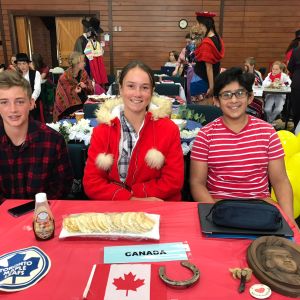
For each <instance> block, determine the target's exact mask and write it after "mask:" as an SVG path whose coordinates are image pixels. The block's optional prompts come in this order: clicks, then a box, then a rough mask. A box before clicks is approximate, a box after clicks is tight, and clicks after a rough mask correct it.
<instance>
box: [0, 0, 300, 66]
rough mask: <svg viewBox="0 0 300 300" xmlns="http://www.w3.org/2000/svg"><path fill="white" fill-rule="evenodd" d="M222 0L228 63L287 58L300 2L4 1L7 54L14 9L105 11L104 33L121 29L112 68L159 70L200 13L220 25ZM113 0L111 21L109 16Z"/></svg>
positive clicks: (299, 20) (109, 61)
mask: <svg viewBox="0 0 300 300" xmlns="http://www.w3.org/2000/svg"><path fill="white" fill-rule="evenodd" d="M222 3H223V4H224V16H223V23H222V24H220V25H222V28H223V38H224V42H225V47H226V51H225V58H224V60H223V62H222V65H223V67H230V66H233V65H242V63H243V60H244V58H245V57H247V56H254V57H256V60H257V64H258V66H259V67H260V66H266V67H267V66H269V63H270V62H272V61H274V60H277V59H282V58H283V56H284V52H285V50H286V48H287V46H288V44H289V42H290V41H291V40H292V39H293V38H294V32H295V30H297V29H300V1H299V0H285V1H282V0H272V1H270V0H203V1H200V0H185V1H182V0H172V1H171V0H164V1H161V0H152V1H149V0H127V1H125V0H64V1H62V0H43V1H40V0H27V1H22V0H1V8H2V17H3V30H4V33H5V44H6V48H7V56H8V57H10V55H11V53H12V45H13V43H12V40H11V39H12V37H13V35H12V32H11V27H10V26H11V23H10V20H9V13H10V12H11V11H17V10H18V11H23V12H24V14H26V13H27V11H28V12H29V11H30V12H31V13H32V12H36V13H38V12H39V13H40V12H43V13H45V14H46V13H47V11H52V12H53V11H57V12H60V13H64V12H66V14H69V13H70V12H71V11H73V12H74V13H81V12H82V11H89V10H91V11H98V12H99V13H100V19H101V26H102V28H103V29H104V31H105V32H108V31H109V29H110V28H109V25H110V21H111V22H112V29H114V28H116V29H117V30H118V29H119V27H120V26H121V28H122V31H112V32H111V37H112V39H111V41H110V43H109V45H108V46H106V47H105V56H104V59H105V64H106V67H107V69H108V71H109V67H110V65H111V66H113V67H114V68H119V67H122V66H124V65H125V64H126V63H127V62H128V61H129V60H131V59H142V60H144V61H145V62H146V63H148V64H149V65H150V66H151V67H153V68H155V69H156V68H159V67H160V66H161V65H162V64H164V63H165V61H166V60H167V58H168V52H169V51H170V50H177V51H180V50H181V49H182V47H184V45H185V40H184V36H185V34H186V33H187V32H188V30H189V29H190V26H191V25H193V24H194V23H195V22H196V19H195V14H194V12H195V11H198V10H208V11H214V12H216V13H217V17H216V19H215V20H216V25H217V26H216V27H217V28H218V29H219V21H220V19H219V17H220V9H221V5H222ZM110 4H111V6H112V16H113V17H112V20H109V7H110ZM181 18H186V19H187V20H188V22H189V27H188V28H187V29H186V30H181V29H179V28H178V21H179V20H180V19H181ZM110 47H111V48H110ZM110 49H112V50H113V52H112V53H110ZM111 54H113V55H112V56H111ZM0 59H1V47H0Z"/></svg>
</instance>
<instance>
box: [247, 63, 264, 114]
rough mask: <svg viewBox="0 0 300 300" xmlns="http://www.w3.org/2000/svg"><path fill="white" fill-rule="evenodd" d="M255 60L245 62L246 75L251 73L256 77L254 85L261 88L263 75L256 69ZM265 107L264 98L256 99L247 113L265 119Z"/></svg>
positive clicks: (249, 106)
mask: <svg viewBox="0 0 300 300" xmlns="http://www.w3.org/2000/svg"><path fill="white" fill-rule="evenodd" d="M255 64H256V62H255V58H254V57H247V58H246V59H245V61H244V70H245V72H246V73H251V74H253V75H254V85H255V86H257V87H261V86H262V83H263V79H262V76H261V73H260V72H259V71H257V70H256V69H255ZM263 107H264V101H263V98H262V97H254V99H253V101H252V102H251V103H250V104H249V105H248V108H247V112H248V113H249V114H252V115H254V116H255V117H257V118H260V119H262V118H263V111H264V110H263Z"/></svg>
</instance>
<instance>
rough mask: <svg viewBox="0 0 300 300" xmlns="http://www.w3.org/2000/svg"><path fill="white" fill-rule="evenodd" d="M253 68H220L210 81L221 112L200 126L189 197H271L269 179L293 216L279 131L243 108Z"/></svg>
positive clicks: (205, 199)
mask: <svg viewBox="0 0 300 300" xmlns="http://www.w3.org/2000/svg"><path fill="white" fill-rule="evenodd" d="M253 83H254V76H253V74H249V73H244V72H243V70H242V68H230V69H227V70H226V71H224V72H222V73H221V74H220V75H219V76H218V77H217V78H216V82H215V85H214V101H215V104H216V105H217V106H218V107H220V109H221V110H222V112H223V116H222V117H220V118H218V119H216V120H214V121H213V122H211V123H209V124H208V125H206V126H204V127H202V128H201V129H200V131H199V133H198V135H197V137H196V139H195V142H194V144H193V148H192V153H191V173H190V183H191V192H192V196H193V199H194V200H195V201H199V202H210V203H215V202H216V201H217V200H220V199H236V198H250V199H251V198H252V199H255V198H260V199H266V200H267V201H269V200H270V191H269V182H270V184H271V186H272V187H273V189H274V192H275V195H276V198H277V200H278V203H279V205H280V206H281V208H282V210H283V211H284V212H285V214H286V215H287V216H288V218H290V219H291V221H293V220H294V218H293V191H292V187H291V184H290V182H289V179H288V177H287V173H286V170H285V164H284V152H283V148H282V145H281V142H280V140H279V137H278V135H277V133H276V131H275V129H274V128H273V126H271V125H270V124H268V123H267V122H265V121H263V120H261V119H258V118H255V117H253V116H251V115H248V114H247V113H246V108H247V106H248V105H249V103H250V102H251V101H252V100H253V92H252V86H253Z"/></svg>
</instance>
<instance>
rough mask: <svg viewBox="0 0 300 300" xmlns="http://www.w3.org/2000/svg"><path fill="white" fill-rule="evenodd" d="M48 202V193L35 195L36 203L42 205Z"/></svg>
mask: <svg viewBox="0 0 300 300" xmlns="http://www.w3.org/2000/svg"><path fill="white" fill-rule="evenodd" d="M45 201H47V195H46V193H38V194H36V195H35V202H37V203H41V202H45Z"/></svg>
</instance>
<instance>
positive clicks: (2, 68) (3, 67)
mask: <svg viewBox="0 0 300 300" xmlns="http://www.w3.org/2000/svg"><path fill="white" fill-rule="evenodd" d="M5 69H6V67H5V64H1V65H0V72H3V71H5Z"/></svg>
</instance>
